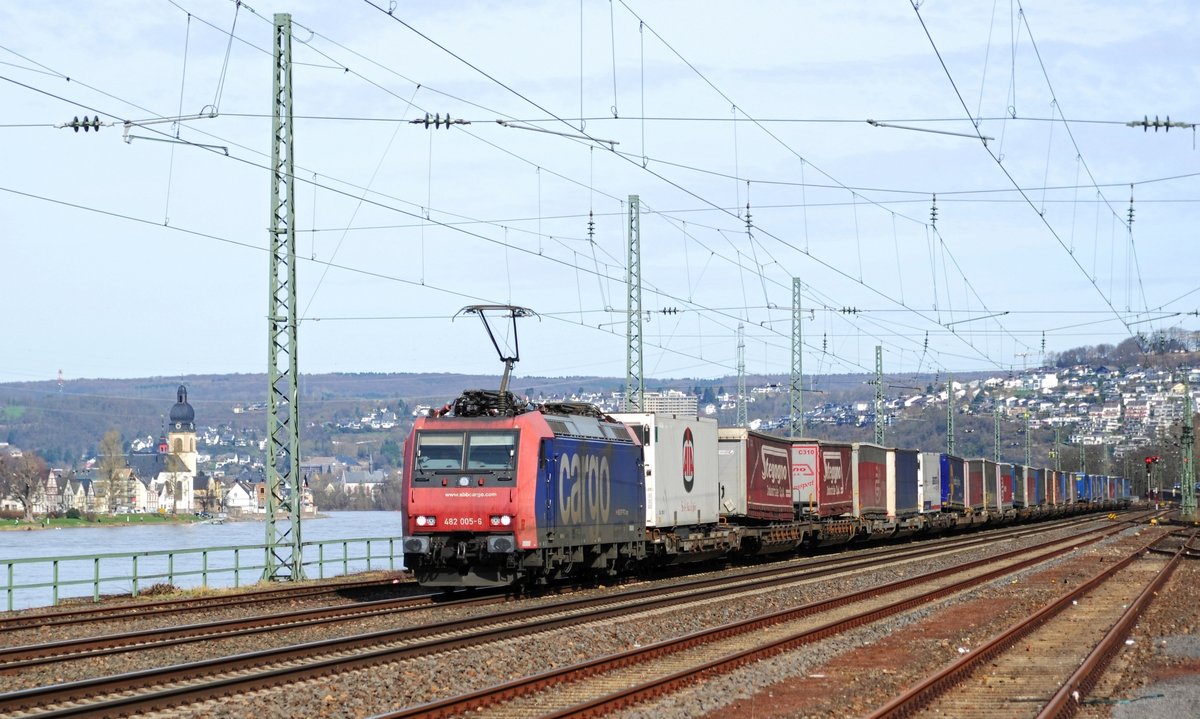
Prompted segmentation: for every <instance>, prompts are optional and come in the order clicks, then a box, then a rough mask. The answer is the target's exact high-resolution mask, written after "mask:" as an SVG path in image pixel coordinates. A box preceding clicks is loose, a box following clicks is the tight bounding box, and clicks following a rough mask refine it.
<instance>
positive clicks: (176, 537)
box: [0, 512, 403, 611]
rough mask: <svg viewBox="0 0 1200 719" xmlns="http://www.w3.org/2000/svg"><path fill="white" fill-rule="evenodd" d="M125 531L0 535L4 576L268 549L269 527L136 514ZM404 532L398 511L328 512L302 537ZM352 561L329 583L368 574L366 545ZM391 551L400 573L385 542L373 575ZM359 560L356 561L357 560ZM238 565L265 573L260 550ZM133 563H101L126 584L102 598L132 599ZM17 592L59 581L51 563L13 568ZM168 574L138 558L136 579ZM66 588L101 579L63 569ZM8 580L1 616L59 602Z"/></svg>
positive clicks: (379, 545) (195, 563) (80, 589)
mask: <svg viewBox="0 0 1200 719" xmlns="http://www.w3.org/2000/svg"><path fill="white" fill-rule="evenodd" d="M130 519H131V521H130V522H129V523H128V524H127V525H124V526H122V525H115V526H114V525H105V526H97V527H72V528H59V529H41V530H32V531H0V572H8V571H9V565H7V564H6V563H7V562H10V561H11V560H20V559H38V558H46V557H66V556H81V555H89V556H91V555H97V554H110V553H124V552H156V551H163V550H183V549H210V548H218V547H256V548H257V547H261V546H262V545H263V544H265V543H266V525H265V524H264V523H263V522H225V523H224V524H207V523H194V524H157V523H156V524H152V525H143V524H138V522H137V518H136V515H134V516H132V517H131V518H130ZM400 533H401V514H400V513H399V512H322V513H321V515H320V516H318V517H316V518H314V519H304V520H301V524H300V538H301V540H302V541H303V542H304V543H305V544H306V545H307V544H308V543H310V542H317V541H328V540H341V541H345V540H366V539H372V540H376V539H382V538H395V539H397V540H398V539H399V537H400ZM345 546H346V549H345V552H346V556H349V557H351V560H350V561H348V562H345V563H343V562H341V561H337V562H331V563H329V564H327V565H326V566H325V568H324V576H326V577H328V576H332V575H336V574H342V573H344V572H345V571H350V572H357V571H364V570H366V569H367V568H368V567H367V561H366V560H365V556H366V552H367V545H366V542H365V541H362V542H359V541H346V544H345ZM389 550H393V551H395V552H396V553H397V556H396V559H395V568H396V569H399V568H401V566H402V564H401V562H402V560H403V553H402V550H401V549H400V544H399V541H396V542H395V545H394V547H389V546H388V543H387V542H385V541H379V542H374V541H373V542H371V546H370V552H371V556H372V557H382V558H383V559H382V560H381V561H380V560H375V561H373V562H371V567H370V568H372V569H387V568H389V566H388V561H387V559H386V555H387V553H388V551H389ZM318 556H319V555H318V551H317V550H316V549H315V548H309V547H306V548H305V550H304V561H305V564H306V565H309V564H310V563H311V562H313V561H314V560H316V559H317V557H318ZM342 556H343V545H341V544H337V545H332V546H328V547H326V549H325V557H326V559H337V558H341V557H342ZM355 557H357V559H355ZM201 561H202V560H201V557H200V554H199V553H195V554H191V553H189V554H185V555H178V556H176V557H175V559H174V561H173V565H172V568H173V569H174V571H175V572H186V571H189V570H193V569H198V568H199V567H200V566H201ZM234 561H235V560H234V555H233V552H232V551H217V552H213V553H211V555H210V557H209V560H208V568H209V569H210V570H214V569H218V568H230V567H232V566H233V563H234ZM236 561H237V562H238V563H239V564H240V566H243V567H245V566H250V565H257V566H259V567H261V566H262V561H263V553H262V552H261V550H258V551H254V550H247V551H245V552H241V553H240V556H239V557H238V558H237V560H236ZM131 564H132V561H131V560H122V561H118V560H107V559H106V560H102V569H101V572H102V573H101V577H102V579H103V578H106V577H121V578H123V579H116V580H113V581H102V582H101V589H100V591H101V593H129V592H130V591H131V589H132V585H133V582H132V580H131V579H130V576H131V575H132V569H131V566H130V565H131ZM11 567H12V572H13V575H14V576H13V579H12V582H13V584H14V585H17V586H21V585H28V584H30V583H34V582H49V581H51V579H52V577H53V573H52V572H53V569H52V565H51V564H50V563H49V562H36V563H25V562H21V563H16V564H13V565H11ZM166 571H168V566H167V559H166V558H165V557H143V558H139V560H138V565H137V573H138V575H139V576H140V577H141V576H145V575H147V574H154V573H156V572H158V573H161V572H166ZM320 571H321V570H320V568H314V567H309V568H306V570H305V575H306V577H309V578H315V577H316V576H318V572H320ZM58 572H59V574H58V579H59V581H60V583H62V582H68V581H75V580H91V579H92V578H93V575H94V572H95V566H94V562H90V561H88V562H79V561H75V562H60V563H59V568H58ZM260 574H261V572H260V571H252V572H242V573H241V576H240V577H238V578H237V579H236V583H237V584H238V585H246V584H253V583H254V582H256V581H257V580H258V579H259V576H260ZM166 581H167V580H166V579H165V578H159V579H150V580H140V581H139V587H140V589H139V591H144V590H145V589H146V588H147V587H149V586H150V585H152V584H154V583H157V582H166ZM202 581H203V580H202V578H201V577H200V576H199V575H194V576H174V577H173V578H172V579H171V581H170V583H171V584H172V585H174V586H176V587H181V588H185V587H198V586H201V583H202ZM7 583H8V578H7V576H4V575H0V611H3V610H5V609H8V608H9V605H10V603H11V605H12V608H13V609H23V608H27V607H34V606H45V605H49V604H51V603H52V602H53V594H52V590H51V589H49V588H36V589H17V590H15V591H12V592H8V591H6V590H5V589H4V588H5V587H6V586H7ZM207 584H208V586H210V587H214V588H216V587H230V586H234V584H235V577H234V576H233V573H232V572H213V573H211V574H209V575H208V577H207ZM92 592H93V587H92V585H91V583H90V581H89V582H88V583H85V584H79V585H65V586H62V587H61V588H60V590H59V598H60V600H61V599H62V598H64V597H77V596H91V595H92Z"/></svg>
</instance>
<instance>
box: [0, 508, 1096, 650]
mask: <svg viewBox="0 0 1200 719" xmlns="http://www.w3.org/2000/svg"><path fill="white" fill-rule="evenodd" d="M1091 521H1094V520H1091ZM1081 523H1086V522H1083V521H1081V520H1072V521H1071V522H1070V523H1068V526H1073V525H1078V524H1081ZM1033 532H1034V530H1032V529H1030V528H1009V529H1005V530H1001V531H998V532H995V533H988V534H986V535H981V536H970V537H960V538H954V539H950V540H947V541H946V542H944V543H939V544H935V545H929V544H921V545H907V546H902V547H898V548H895V547H894V548H890V549H888V550H886V551H884V552H881V553H878V554H876V553H871V554H865V555H862V556H860V555H858V554H855V555H853V556H849V557H846V556H840V555H839V556H834V557H830V558H823V559H817V560H809V561H807V562H805V563H804V564H803V565H801V566H803V567H805V568H807V570H809V571H824V572H830V571H842V570H844V569H848V568H854V567H870V566H874V565H875V564H877V563H878V562H879V561H899V560H902V559H904V558H907V557H918V556H920V557H928V556H937V554H938V553H940V552H947V551H961V550H965V549H969V548H972V547H977V546H980V545H985V544H991V543H995V542H999V541H1006V540H1009V539H1013V538H1019V537H1022V536H1026V535H1028V534H1031V533H1033ZM876 557H882V560H881V559H877V558H876ZM795 571H796V567H795V566H788V565H786V564H784V565H779V566H770V567H766V568H762V569H758V570H752V571H748V572H745V573H744V574H743V575H742V576H743V577H744V578H745V580H746V581H759V582H762V581H766V582H771V581H778V580H779V578H782V581H793V579H792V577H793V576H794V575H795ZM813 576H820V575H815V574H814V575H813ZM729 581H730V580H729V578H728V577H727V576H718V577H716V578H712V579H708V580H701V581H697V580H693V581H691V582H689V586H691V587H696V588H699V587H703V586H717V585H720V584H725V583H727V582H729ZM256 594H257V593H256ZM306 596H307V595H306ZM508 601H510V600H509V599H508V598H507V597H505V596H504V595H503V594H495V593H489V594H485V595H483V596H470V597H466V598H462V599H454V600H446V599H445V598H444V597H442V596H440V595H421V596H416V597H410V598H403V599H389V600H375V601H367V602H357V603H354V604H349V605H338V606H332V607H315V608H311V609H303V610H296V611H291V612H281V613H271V614H267V615H254V616H248V617H241V618H234V619H223V620H218V621H210V622H202V623H192V624H188V625H182V626H169V627H162V626H152V627H147V628H142V629H137V630H133V631H128V632H120V633H112V634H104V635H97V636H80V637H74V638H71V639H66V640H61V641H46V640H45V638H44V636H42V635H40V634H34V635H32V636H33V637H34V638H35V639H36V641H35V642H34V643H30V644H26V645H15V646H10V647H5V648H0V672H4V673H11V672H13V671H15V670H19V669H26V668H30V667H34V666H39V665H46V664H52V663H61V662H64V661H78V660H82V659H87V658H89V657H97V656H104V655H110V654H114V653H117V652H140V651H146V650H150V649H157V648H163V647H169V646H179V645H182V644H188V643H193V642H200V641H205V642H207V641H211V640H214V639H219V638H223V637H236V636H239V635H246V634H260V633H265V632H273V631H284V630H291V629H297V628H302V627H315V626H322V625H324V626H329V625H333V624H336V623H348V622H352V621H355V620H361V619H365V618H368V617H378V616H384V615H398V614H400V613H405V612H412V611H418V610H423V609H430V608H432V607H434V606H437V607H440V608H443V609H465V608H469V607H481V606H490V605H501V604H504V603H506V602H508ZM172 610H175V607H174V605H173V604H171V605H168V607H167V608H165V609H164V611H172ZM68 619H69V620H70V623H71V624H72V626H75V627H77V628H76V631H79V628H78V627H79V626H80V625H82V624H86V623H88V622H89V619H88V617H85V616H78V615H72V616H71V617H69V618H68ZM102 619H106V620H107V619H109V617H107V616H102ZM138 619H139V620H142V619H144V617H141V616H138ZM91 621H94V620H91ZM39 628H40V627H39Z"/></svg>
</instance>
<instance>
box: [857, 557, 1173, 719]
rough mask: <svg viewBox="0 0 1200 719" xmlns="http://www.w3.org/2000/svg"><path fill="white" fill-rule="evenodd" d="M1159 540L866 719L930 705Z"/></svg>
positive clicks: (884, 718)
mask: <svg viewBox="0 0 1200 719" xmlns="http://www.w3.org/2000/svg"><path fill="white" fill-rule="evenodd" d="M1160 539H1161V538H1155V539H1154V540H1151V541H1150V542H1148V543H1146V544H1145V545H1143V546H1142V547H1139V548H1137V549H1136V550H1134V551H1133V552H1131V553H1130V554H1129V556H1127V557H1125V558H1124V559H1122V560H1120V561H1118V562H1116V563H1114V564H1112V565H1111V566H1109V567H1108V568H1107V569H1105V570H1104V571H1102V572H1100V573H1098V574H1096V575H1094V576H1093V577H1092V578H1091V579H1089V580H1088V581H1087V582H1085V583H1084V584H1082V585H1080V586H1079V587H1076V588H1075V589H1073V590H1071V591H1070V592H1067V593H1066V594H1064V595H1063V596H1061V597H1059V598H1058V599H1055V600H1054V601H1052V602H1050V603H1048V604H1046V605H1045V606H1043V607H1042V608H1041V609H1039V610H1038V611H1036V612H1034V613H1033V614H1031V615H1029V616H1028V617H1026V618H1025V619H1024V620H1022V621H1021V622H1019V623H1017V624H1015V625H1013V626H1011V627H1009V628H1008V629H1006V630H1005V631H1003V632H1001V633H1000V634H998V635H996V636H994V637H992V638H991V639H989V640H988V641H987V642H985V643H984V644H982V645H980V646H979V648H977V649H976V650H975V651H972V652H971V653H970V654H967V655H965V656H964V657H962V658H961V659H959V660H957V661H955V662H953V663H952V664H950V665H948V666H946V667H943V668H942V669H941V670H939V671H938V672H936V673H934V674H932V675H930V676H928V677H926V678H925V679H924V680H922V681H921V682H919V683H917V684H916V685H914V686H913V687H912V688H911V689H909V690H908V691H906V692H905V693H903V694H901V695H900V696H898V697H896V698H894V699H892V700H891V701H890V702H888V703H886V704H884V705H883V706H882V707H880V708H879V709H877V710H876V711H875V712H873V713H871V714H870V715H868V716H869V719H895V718H898V717H905V716H909V715H910V714H912V713H913V712H916V711H919V710H920V709H922V708H924V707H925V706H927V705H929V704H930V703H931V702H932V701H933V700H934V699H936V698H937V697H938V696H939V695H941V694H942V693H944V692H946V691H947V690H949V689H950V688H952V687H954V686H955V685H957V684H959V683H960V682H962V681H963V680H965V679H966V678H967V677H968V675H969V674H970V673H971V672H972V671H974V670H975V669H977V668H979V667H981V666H983V664H984V663H986V662H990V661H991V660H992V659H994V658H995V657H996V656H998V655H999V654H1001V653H1002V652H1005V651H1007V650H1008V649H1010V648H1011V647H1012V646H1013V645H1014V644H1015V643H1016V642H1018V641H1020V640H1021V639H1022V638H1024V637H1025V636H1027V635H1028V634H1030V633H1031V632H1033V631H1034V630H1036V629H1037V628H1038V627H1040V626H1042V625H1043V624H1045V623H1046V622H1047V621H1049V620H1050V619H1051V618H1053V617H1054V616H1055V615H1057V614H1059V613H1060V612H1062V611H1063V610H1064V609H1066V608H1067V607H1070V606H1072V604H1073V603H1075V602H1077V601H1078V600H1079V599H1080V598H1081V597H1083V596H1084V595H1086V594H1088V593H1090V592H1092V591H1094V590H1095V589H1096V588H1097V587H1099V586H1100V585H1102V584H1104V583H1105V582H1107V581H1109V580H1110V579H1112V577H1113V576H1114V575H1116V574H1117V573H1118V572H1120V571H1121V570H1122V569H1125V568H1126V567H1128V566H1129V565H1130V564H1132V563H1133V562H1135V561H1136V560H1137V559H1139V558H1140V557H1142V556H1143V555H1145V554H1147V553H1148V552H1149V550H1150V547H1151V546H1153V545H1154V544H1155V543H1156V542H1158V541H1160ZM1159 576H1161V574H1160V575H1159ZM1164 581H1165V579H1164Z"/></svg>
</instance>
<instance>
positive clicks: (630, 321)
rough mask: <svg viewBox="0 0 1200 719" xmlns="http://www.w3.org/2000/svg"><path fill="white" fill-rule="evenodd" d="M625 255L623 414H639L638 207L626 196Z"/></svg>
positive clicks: (636, 201)
mask: <svg viewBox="0 0 1200 719" xmlns="http://www.w3.org/2000/svg"><path fill="white" fill-rule="evenodd" d="M628 225H629V238H628V239H629V254H628V257H627V259H626V263H625V285H626V290H627V291H628V293H629V294H628V297H627V298H626V303H625V337H626V340H627V346H626V349H625V411H626V412H641V411H642V409H643V408H644V407H645V406H646V387H645V385H644V384H643V382H644V380H645V378H644V377H643V376H642V206H641V200H640V198H639V197H638V196H637V195H630V196H629V222H628Z"/></svg>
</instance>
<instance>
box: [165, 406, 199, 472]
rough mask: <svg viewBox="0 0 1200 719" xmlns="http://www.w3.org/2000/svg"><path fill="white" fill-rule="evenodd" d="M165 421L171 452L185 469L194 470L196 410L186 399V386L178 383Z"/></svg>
mask: <svg viewBox="0 0 1200 719" xmlns="http://www.w3.org/2000/svg"><path fill="white" fill-rule="evenodd" d="M175 398H176V402H175V406H174V407H172V408H171V414H170V419H169V421H168V423H167V431H168V435H167V441H168V443H169V448H170V452H171V454H174V455H175V456H177V457H179V459H180V460H181V461H182V462H183V464H184V466H185V467H187V471H189V472H193V473H194V472H195V471H196V458H197V452H196V411H195V410H194V409H192V405H190V404H188V401H187V387H184V386H183V385H179V390H178V391H177V392H176V393H175Z"/></svg>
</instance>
